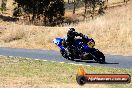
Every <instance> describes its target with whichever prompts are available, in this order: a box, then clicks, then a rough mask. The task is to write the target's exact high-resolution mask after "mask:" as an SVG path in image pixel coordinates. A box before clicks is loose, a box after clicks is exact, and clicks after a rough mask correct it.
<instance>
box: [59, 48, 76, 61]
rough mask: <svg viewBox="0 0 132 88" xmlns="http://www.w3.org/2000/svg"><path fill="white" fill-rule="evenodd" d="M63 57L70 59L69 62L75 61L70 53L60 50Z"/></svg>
mask: <svg viewBox="0 0 132 88" xmlns="http://www.w3.org/2000/svg"><path fill="white" fill-rule="evenodd" d="M60 53H61V55H62V56H63V57H64V58H66V59H68V60H74V58H73V57H72V56H70V54H69V52H68V51H67V50H60Z"/></svg>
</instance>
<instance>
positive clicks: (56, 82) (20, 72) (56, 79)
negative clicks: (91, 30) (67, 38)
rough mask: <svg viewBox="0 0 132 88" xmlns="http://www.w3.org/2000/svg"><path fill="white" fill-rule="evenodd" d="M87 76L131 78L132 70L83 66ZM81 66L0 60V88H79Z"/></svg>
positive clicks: (106, 87)
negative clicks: (128, 76)
mask: <svg viewBox="0 0 132 88" xmlns="http://www.w3.org/2000/svg"><path fill="white" fill-rule="evenodd" d="M83 67H84V69H85V70H86V72H87V73H97V74H116V73H120V74H130V75H132V71H131V70H127V69H115V68H108V67H107V68H106V67H96V66H83ZM78 68H79V66H77V65H70V64H66V63H63V64H60V63H57V62H51V61H42V60H33V59H27V58H17V57H4V56H1V57H0V87H1V88H5V87H9V88H19V87H21V88H44V87H46V88H60V87H62V86H64V87H63V88H68V87H70V88H80V86H79V85H78V84H76V80H75V78H76V74H77V69H78ZM90 86H92V88H96V87H98V88H126V87H127V88H131V87H132V84H98V85H97V84H88V85H87V84H86V85H84V88H90Z"/></svg>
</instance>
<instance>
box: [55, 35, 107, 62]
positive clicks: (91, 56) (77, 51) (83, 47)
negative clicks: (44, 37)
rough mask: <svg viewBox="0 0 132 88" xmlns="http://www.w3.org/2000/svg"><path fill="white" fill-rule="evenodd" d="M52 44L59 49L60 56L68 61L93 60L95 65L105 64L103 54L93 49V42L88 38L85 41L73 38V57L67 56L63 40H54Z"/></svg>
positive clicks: (67, 51) (66, 48) (67, 52)
mask: <svg viewBox="0 0 132 88" xmlns="http://www.w3.org/2000/svg"><path fill="white" fill-rule="evenodd" d="M53 42H54V44H56V45H57V46H58V47H59V48H60V53H61V55H62V56H63V57H64V58H66V59H68V60H75V59H80V60H94V61H96V62H97V63H101V64H103V63H105V56H104V54H103V53H102V52H101V51H99V50H98V49H95V48H94V46H95V41H94V40H93V39H92V38H88V39H87V40H83V39H81V38H75V41H74V45H73V46H74V49H73V51H74V52H73V53H72V55H73V57H74V58H73V57H71V56H70V55H69V53H70V52H69V50H68V47H66V46H64V44H63V43H64V39H62V38H56V39H54V40H53Z"/></svg>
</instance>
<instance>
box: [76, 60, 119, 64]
mask: <svg viewBox="0 0 132 88" xmlns="http://www.w3.org/2000/svg"><path fill="white" fill-rule="evenodd" d="M74 61H75V62H85V63H98V62H96V61H94V60H74ZM103 64H119V63H115V62H105V63H103Z"/></svg>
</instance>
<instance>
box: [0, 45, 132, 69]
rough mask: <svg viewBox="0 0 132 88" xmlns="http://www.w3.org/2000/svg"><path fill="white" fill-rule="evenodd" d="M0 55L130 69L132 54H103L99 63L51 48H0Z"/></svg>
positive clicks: (131, 66)
mask: <svg viewBox="0 0 132 88" xmlns="http://www.w3.org/2000/svg"><path fill="white" fill-rule="evenodd" d="M0 55H3V56H15V57H25V58H33V59H42V60H49V61H56V62H65V63H71V64H85V65H92V66H107V67H113V68H125V69H130V70H132V56H121V55H105V57H106V63H105V64H99V63H96V62H95V61H79V60H77V61H70V60H66V59H64V58H63V57H62V56H61V54H60V53H59V52H57V51H53V50H38V49H20V48H19V49H18V48H2V47H1V48H0Z"/></svg>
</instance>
